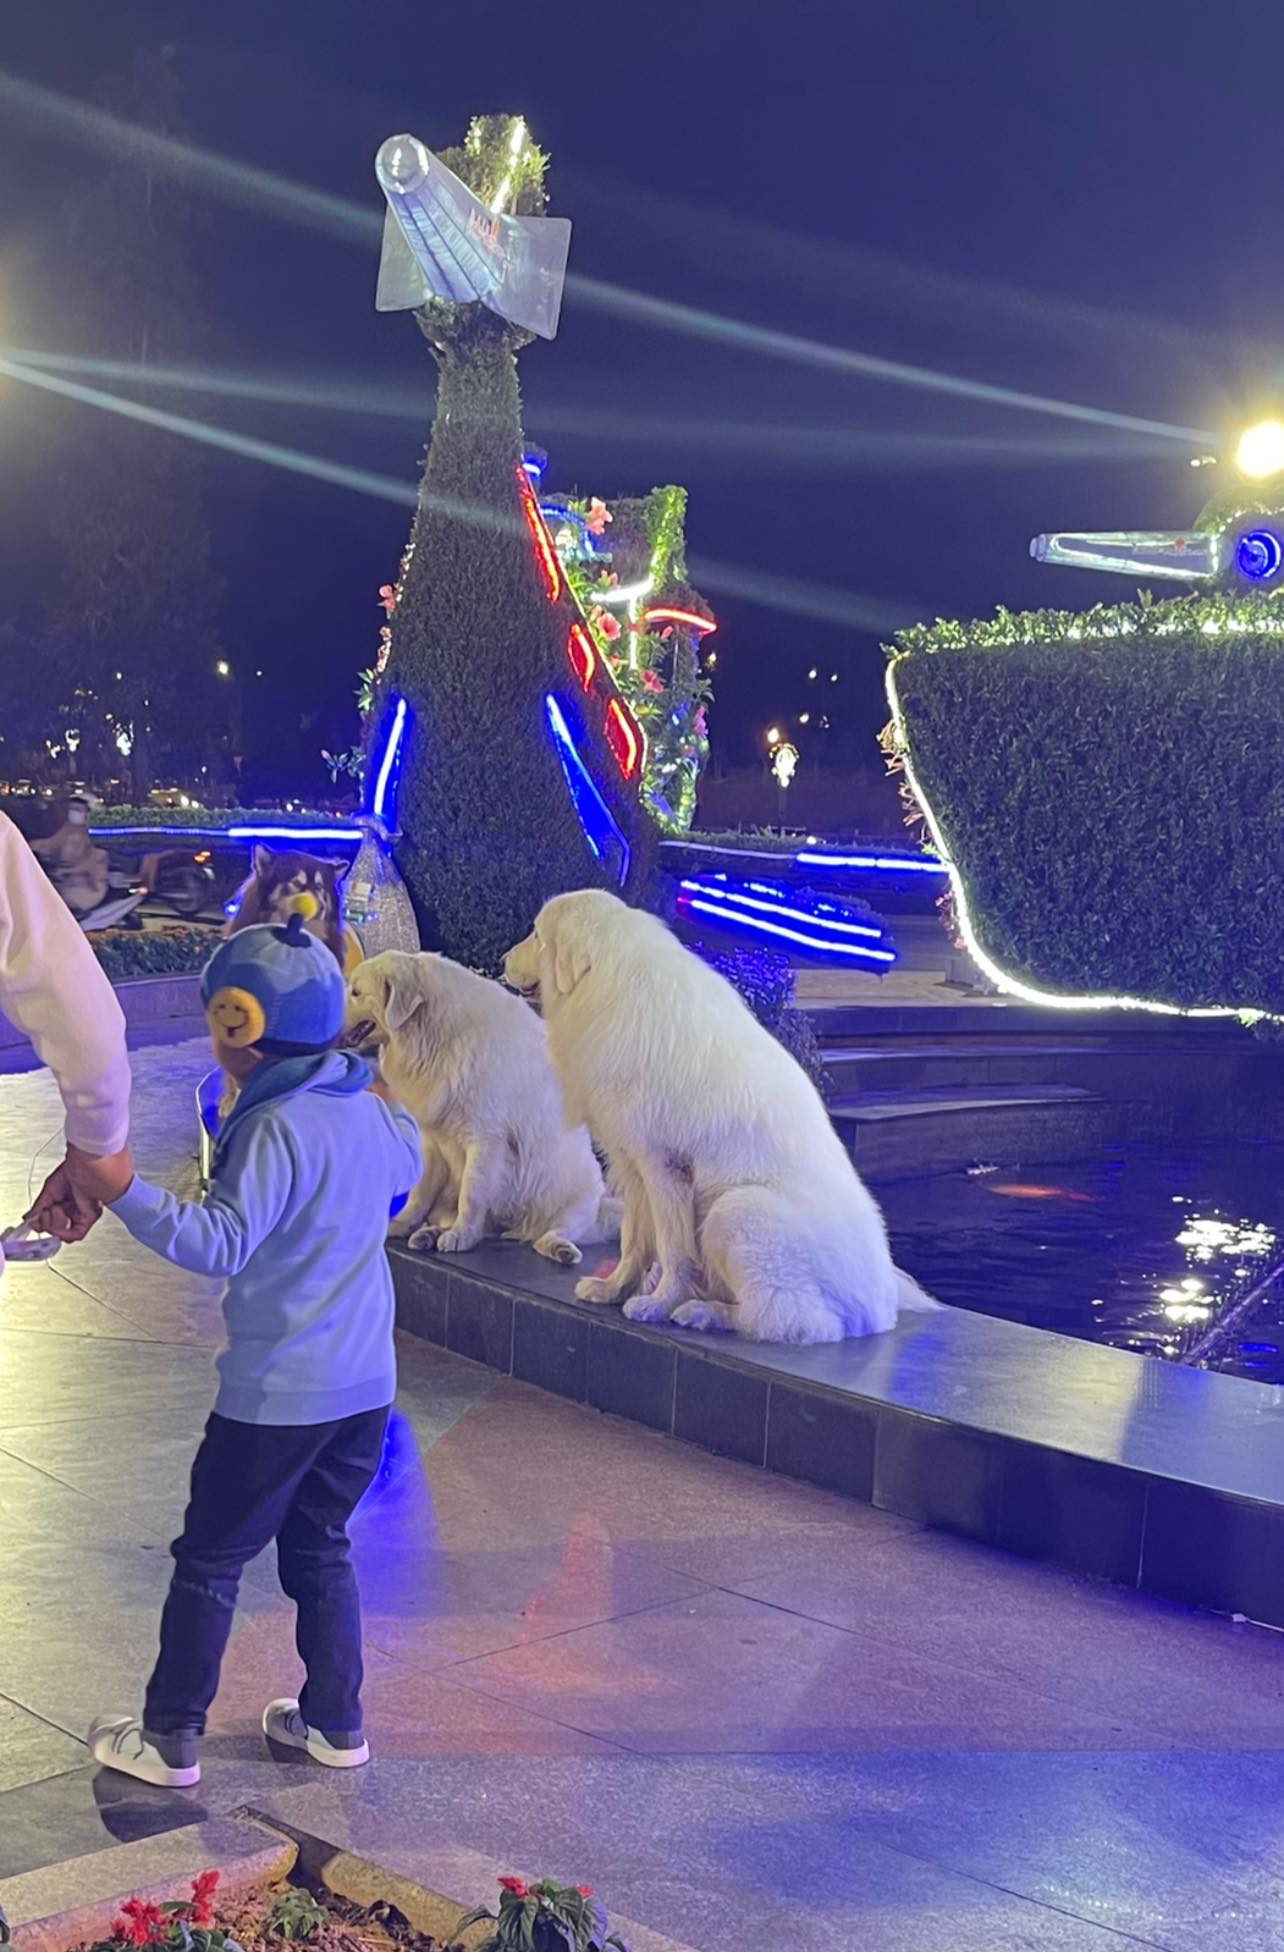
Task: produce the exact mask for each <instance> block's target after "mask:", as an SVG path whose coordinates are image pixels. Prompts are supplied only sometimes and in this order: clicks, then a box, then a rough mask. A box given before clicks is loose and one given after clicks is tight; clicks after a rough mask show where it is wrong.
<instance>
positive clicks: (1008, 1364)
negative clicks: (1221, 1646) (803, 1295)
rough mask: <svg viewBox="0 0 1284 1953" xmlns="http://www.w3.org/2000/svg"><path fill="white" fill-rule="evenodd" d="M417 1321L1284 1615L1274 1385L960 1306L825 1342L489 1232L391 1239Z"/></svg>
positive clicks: (722, 1440) (887, 1497) (665, 1418)
mask: <svg viewBox="0 0 1284 1953" xmlns="http://www.w3.org/2000/svg"><path fill="white" fill-rule="evenodd" d="M391 1262H392V1270H393V1278H394V1284H395V1287H396V1292H397V1311H398V1321H399V1324H400V1326H401V1327H402V1329H404V1330H406V1331H407V1332H408V1333H410V1334H412V1335H416V1336H419V1337H422V1338H423V1339H424V1340H426V1341H428V1342H430V1343H434V1344H437V1345H438V1346H439V1347H441V1348H444V1349H448V1350H451V1351H453V1352H454V1353H455V1354H457V1355H459V1356H463V1357H467V1358H470V1359H471V1360H473V1361H474V1362H479V1363H483V1364H486V1365H488V1366H489V1367H490V1368H491V1369H494V1370H497V1371H499V1372H500V1373H502V1374H503V1375H506V1376H512V1377H515V1378H517V1379H519V1380H521V1381H523V1382H526V1383H532V1384H536V1385H538V1386H539V1387H540V1388H542V1389H545V1390H549V1391H552V1392H554V1393H555V1394H557V1395H558V1396H562V1397H565V1398H568V1399H569V1400H570V1401H571V1402H574V1403H580V1404H586V1405H588V1406H590V1407H592V1408H594V1409H596V1410H600V1411H605V1412H609V1413H611V1414H613V1415H615V1416H619V1417H626V1418H630V1419H632V1420H633V1421H634V1422H636V1423H640V1424H644V1425H647V1426H649V1427H650V1428H651V1429H653V1430H657V1431H660V1432H663V1433H665V1434H667V1435H670V1436H673V1437H677V1438H682V1439H685V1440H686V1441H688V1442H689V1443H693V1444H697V1445H700V1446H702V1447H704V1448H705V1449H707V1450H710V1451H715V1452H718V1453H720V1454H721V1455H723V1456H725V1457H732V1458H737V1459H740V1460H742V1461H744V1462H746V1463H748V1464H753V1465H759V1466H765V1467H766V1468H768V1469H770V1470H774V1471H779V1472H782V1473H785V1474H787V1475H789V1476H791V1477H795V1478H800V1479H804V1480H806V1481H808V1482H809V1483H811V1484H814V1485H819V1486H822V1487H825V1488H826V1489H828V1490H831V1491H835V1492H839V1493H842V1494H844V1495H846V1496H847V1497H849V1498H854V1499H858V1500H861V1501H863V1502H864V1503H866V1504H873V1505H875V1506H878V1507H880V1508H882V1509H883V1510H885V1511H888V1512H893V1513H896V1514H898V1515H899V1516H901V1517H904V1518H908V1519H912V1520H916V1521H918V1522H919V1523H921V1524H924V1525H931V1526H936V1527H940V1528H942V1529H944V1530H947V1531H951V1532H955V1533H959V1534H962V1535H964V1536H965V1537H967V1538H970V1539H974V1540H979V1541H982V1542H984V1543H986V1544H989V1545H992V1546H997V1547H1001V1548H1004V1549H1006V1550H1008V1551H1011V1552H1015V1553H1020V1554H1022V1555H1025V1556H1027V1557H1031V1558H1037V1559H1045V1560H1050V1561H1053V1562H1055V1563H1057V1564H1059V1565H1062V1566H1067V1567H1071V1568H1073V1569H1075V1570H1076V1571H1078V1572H1082V1573H1086V1574H1093V1575H1097V1576H1100V1577H1103V1578H1105V1579H1109V1580H1114V1581H1117V1582H1120V1583H1122V1584H1123V1585H1126V1586H1133V1587H1140V1588H1142V1589H1144V1590H1145V1591H1147V1592H1149V1593H1152V1594H1156V1595H1161V1596H1164V1597H1166V1598H1169V1599H1173V1600H1179V1601H1183V1602H1186V1603H1187V1604H1188V1605H1192V1606H1197V1607H1206V1608H1211V1609H1215V1610H1217V1611H1219V1612H1224V1613H1235V1614H1245V1615H1247V1616H1248V1617H1249V1618H1250V1619H1253V1620H1257V1621H1263V1622H1266V1623H1269V1624H1270V1625H1272V1626H1276V1627H1284V1393H1280V1392H1277V1391H1275V1390H1274V1389H1273V1388H1272V1387H1271V1386H1269V1385H1265V1384H1255V1383H1251V1382H1248V1381H1246V1380H1244V1379H1241V1378H1232V1377H1223V1376H1218V1375H1214V1374H1212V1373H1208V1372H1203V1371H1194V1370H1186V1369H1182V1368H1180V1367H1178V1366H1175V1365H1169V1364H1165V1363H1161V1362H1159V1361H1157V1360H1156V1359H1154V1358H1149V1357H1140V1356H1134V1355H1132V1354H1130V1353H1129V1352H1126V1351H1122V1350H1113V1349H1107V1348H1102V1347H1099V1346H1097V1345H1094V1344H1088V1343H1080V1342H1075V1341H1073V1340H1071V1339H1070V1338H1068V1337H1064V1336H1058V1335H1055V1334H1053V1333H1051V1332H1050V1331H1047V1330H1042V1329H1035V1328H1030V1327H1028V1326H1026V1325H1025V1324H1021V1323H1011V1322H1002V1321H998V1320H996V1319H994V1318H991V1317H988V1316H982V1315H974V1314H972V1313H971V1312H969V1311H967V1310H962V1309H948V1310H943V1311H942V1312H941V1313H940V1314H939V1315H927V1316H912V1317H906V1318H903V1319H902V1322H901V1324H900V1325H899V1326H898V1328H897V1329H896V1330H895V1331H893V1332H892V1333H891V1334H889V1335H885V1336H875V1337H867V1338H863V1339H859V1340H857V1341H854V1342H847V1343H842V1344H836V1345H831V1346H827V1347H824V1348H816V1349H801V1350H792V1349H782V1348H777V1347H769V1346H763V1345H755V1344H749V1343H743V1342H741V1341H740V1340H739V1339H738V1338H735V1337H727V1338H718V1339H716V1340H715V1339H705V1338H703V1337H699V1338H697V1337H695V1336H693V1335H691V1334H689V1333H684V1332H682V1331H680V1330H671V1329H662V1328H650V1327H644V1326H640V1325H637V1324H633V1323H630V1322H627V1321H625V1319H624V1318H623V1316H622V1315H621V1314H620V1313H619V1312H618V1310H614V1309H611V1310H602V1309H593V1308H588V1307H586V1306H584V1305H582V1304H580V1303H577V1302H575V1301H574V1300H573V1299H572V1291H573V1288H574V1283H575V1273H574V1271H571V1270H565V1269H560V1268H554V1267H552V1266H550V1265H549V1264H547V1263H544V1262H541V1261H539V1260H538V1258H537V1257H535V1256H534V1255H533V1254H532V1253H531V1251H530V1250H529V1249H525V1248H521V1247H517V1246H504V1245H493V1246H487V1247H486V1248H484V1249H480V1250H478V1251H477V1253H475V1254H473V1255H466V1256H462V1257H459V1258H457V1259H452V1260H450V1261H445V1260H436V1259H434V1258H433V1257H431V1256H422V1255H412V1254H410V1253H408V1252H407V1251H406V1250H404V1249H401V1248H393V1249H392V1250H391Z"/></svg>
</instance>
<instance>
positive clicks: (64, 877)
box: [31, 794, 109, 917]
mask: <svg viewBox="0 0 1284 1953" xmlns="http://www.w3.org/2000/svg"><path fill="white" fill-rule="evenodd" d="M89 812H90V802H89V801H88V799H87V798H86V797H85V796H84V795H83V794H73V795H72V796H71V798H70V799H69V800H68V802H67V805H66V807H65V809H64V811H63V820H62V825H61V827H59V828H58V829H57V831H56V832H55V833H53V834H50V835H48V836H47V837H46V838H45V839H44V840H42V841H32V843H31V850H32V853H33V854H34V855H35V856H36V857H37V859H38V860H39V862H40V863H41V866H42V867H43V868H44V870H45V872H46V874H47V875H48V876H49V879H50V881H51V882H52V883H53V885H54V887H55V888H56V889H57V891H58V893H59V894H60V895H61V897H62V899H63V901H64V902H65V903H66V904H67V907H68V908H69V909H70V910H71V913H72V914H73V915H74V916H77V917H79V916H84V915H89V914H90V913H91V912H92V911H93V910H94V909H96V908H97V907H98V906H99V904H100V903H101V902H105V901H106V900H107V894H108V889H109V883H108V868H109V862H108V857H107V850H106V849H105V848H100V847H97V846H96V845H95V843H94V842H93V840H92V839H91V838H90V833H89Z"/></svg>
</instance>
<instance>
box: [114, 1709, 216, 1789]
mask: <svg viewBox="0 0 1284 1953" xmlns="http://www.w3.org/2000/svg"><path fill="white" fill-rule="evenodd" d="M88 1741H89V1754H90V1755H91V1756H92V1757H93V1759H94V1762H95V1763H101V1765H102V1766H103V1768H104V1769H105V1770H119V1771H120V1773H121V1775H122V1776H125V1777H137V1778H138V1780H139V1782H140V1783H158V1784H163V1785H164V1786H165V1788H166V1789H168V1790H190V1789H191V1787H192V1785H193V1784H194V1783H199V1782H200V1780H201V1766H200V1764H199V1763H191V1764H188V1765H187V1766H186V1767H185V1768H181V1769H175V1767H174V1766H173V1764H170V1763H166V1761H165V1759H164V1757H163V1756H162V1755H161V1753H160V1751H159V1750H158V1749H157V1748H156V1746H155V1745H154V1744H153V1743H149V1742H148V1741H147V1739H146V1738H145V1737H144V1735H143V1725H142V1724H141V1722H139V1721H138V1718H137V1717H136V1716H99V1717H97V1718H96V1719H95V1721H94V1722H93V1723H92V1725H91V1726H90V1730H89V1738H88Z"/></svg>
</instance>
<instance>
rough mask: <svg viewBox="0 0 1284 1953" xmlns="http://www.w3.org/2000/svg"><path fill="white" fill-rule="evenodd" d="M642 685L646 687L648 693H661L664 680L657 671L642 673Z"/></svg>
mask: <svg viewBox="0 0 1284 1953" xmlns="http://www.w3.org/2000/svg"><path fill="white" fill-rule="evenodd" d="M642 683H643V684H644V685H645V686H646V688H647V690H648V692H662V691H663V690H664V680H663V678H661V676H660V674H659V672H658V671H644V672H643V673H642Z"/></svg>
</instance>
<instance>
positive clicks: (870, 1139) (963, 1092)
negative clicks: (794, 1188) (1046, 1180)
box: [829, 1085, 1170, 1182]
mask: <svg viewBox="0 0 1284 1953" xmlns="http://www.w3.org/2000/svg"><path fill="white" fill-rule="evenodd" d="M829 1113H830V1117H831V1119H832V1120H833V1123H834V1128H835V1130H836V1132H837V1133H838V1135H839V1137H840V1138H841V1139H842V1141H843V1143H844V1145H845V1146H846V1147H847V1148H848V1150H849V1152H850V1153H851V1156H852V1158H853V1160H854V1161H855V1163H856V1165H857V1167H858V1168H859V1170H860V1172H861V1173H862V1174H863V1175H864V1176H865V1177H866V1178H868V1179H870V1180H871V1181H875V1182H877V1181H879V1180H902V1179H909V1178H915V1177H917V1176H918V1175H920V1174H928V1173H948V1172H952V1171H956V1170H957V1169H958V1168H960V1167H967V1166H973V1165H977V1164H979V1163H981V1162H985V1163H987V1164H990V1165H994V1166H1003V1167H1018V1166H1021V1167H1025V1166H1032V1165H1035V1164H1037V1163H1040V1162H1046V1161H1050V1160H1071V1159H1076V1158H1080V1157H1082V1156H1083V1155H1084V1154H1085V1153H1091V1152H1095V1151H1096V1149H1097V1148H1098V1147H1100V1146H1101V1145H1103V1144H1104V1143H1105V1142H1106V1141H1107V1140H1109V1139H1111V1138H1115V1137H1124V1136H1131V1135H1136V1136H1142V1135H1143V1134H1144V1135H1145V1136H1152V1135H1157V1134H1158V1133H1161V1132H1162V1131H1163V1130H1164V1128H1165V1125H1166V1123H1167V1118H1168V1116H1170V1115H1166V1114H1165V1111H1164V1109H1163V1108H1160V1107H1156V1106H1153V1105H1151V1104H1149V1103H1147V1102H1145V1101H1128V1102H1124V1101H1120V1100H1107V1099H1104V1098H1101V1097H1099V1096H1097V1095H1096V1094H1094V1093H1092V1092H1088V1091H1085V1090H1084V1089H1083V1088H1082V1087H1081V1086H1077V1085H1044V1086H1030V1087H1027V1088H1025V1089H1022V1088H1021V1087H1013V1086H1001V1085H989V1086H986V1085H978V1086H972V1087H967V1088H957V1087H954V1088H951V1087H938V1088H935V1089H933V1088H930V1087H919V1088H916V1089H914V1090H905V1091H890V1092H864V1093H862V1094H861V1095H860V1096H859V1097H857V1098H840V1099H839V1100H837V1101H836V1102H835V1103H833V1104H831V1106H830V1108H829Z"/></svg>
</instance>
